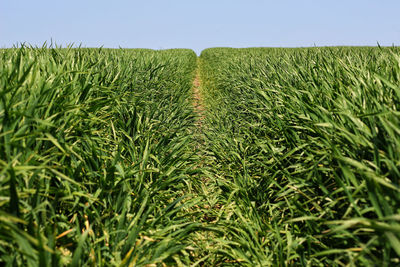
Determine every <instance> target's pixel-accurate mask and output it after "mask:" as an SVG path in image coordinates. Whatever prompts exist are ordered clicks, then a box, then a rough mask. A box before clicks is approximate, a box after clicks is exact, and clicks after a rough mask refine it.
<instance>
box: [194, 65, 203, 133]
mask: <svg viewBox="0 0 400 267" xmlns="http://www.w3.org/2000/svg"><path fill="white" fill-rule="evenodd" d="M200 87H201V79H200V70H199V67H197V70H196V77H195V78H194V80H193V107H194V110H195V112H196V113H197V115H198V118H197V121H196V126H197V127H198V128H201V127H202V126H203V121H204V118H205V114H204V113H205V108H204V103H203V98H202V95H201V90H200Z"/></svg>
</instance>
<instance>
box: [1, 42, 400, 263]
mask: <svg viewBox="0 0 400 267" xmlns="http://www.w3.org/2000/svg"><path fill="white" fill-rule="evenodd" d="M399 55H400V50H399V49H398V48H378V47H377V48H346V47H341V48H308V49H277V48H276V49H273V48H250V49H230V48H212V49H207V50H204V51H203V52H202V54H201V56H200V58H197V56H196V54H195V53H194V52H193V51H191V50H186V49H174V50H164V51H153V50H146V49H133V50H129V49H117V50H114V49H85V48H66V49H61V48H54V49H53V48H52V49H48V48H35V49H33V48H25V47H22V48H15V49H3V50H0V264H3V265H6V266H38V265H39V266H50V265H51V266H66V265H71V266H241V265H243V266H271V265H272V266H286V265H304V266H342V265H350V266H351V265H353V266H359V265H360V266H363V265H364V266H370V265H371V264H375V265H376V266H389V265H397V264H400V192H399V191H400V184H399V183H400V111H399V107H400V106H399V105H400V56H399ZM196 68H197V70H196ZM196 72H198V73H200V80H201V81H202V84H201V86H200V91H201V96H202V99H203V100H202V104H203V106H204V107H201V108H195V107H194V106H193V102H194V101H193V93H192V86H193V79H194V77H195V74H196ZM195 98H198V96H196V97H195ZM196 110H197V111H196ZM199 110H200V112H201V114H198V111H199ZM203 110H204V111H203Z"/></svg>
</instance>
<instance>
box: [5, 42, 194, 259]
mask: <svg viewBox="0 0 400 267" xmlns="http://www.w3.org/2000/svg"><path fill="white" fill-rule="evenodd" d="M196 60H197V57H196V54H195V53H194V52H193V51H191V50H167V51H157V52H155V51H151V50H122V49H121V50H107V49H46V48H43V49H31V48H19V49H10V50H1V51H0V88H1V89H0V90H1V91H0V99H1V102H0V169H1V171H0V262H2V263H5V264H7V265H8V266H38V265H39V266H63V265H71V266H78V265H99V266H103V265H106V266H108V265H121V264H122V265H127V264H132V265H145V264H150V263H155V262H161V261H164V262H166V263H167V264H168V262H176V261H175V260H173V258H172V256H174V257H176V255H178V254H179V255H180V257H181V258H182V259H183V260H184V259H185V258H187V257H189V256H190V255H189V254H188V253H184V252H185V251H186V250H187V249H186V248H187V247H188V246H189V244H190V243H189V242H190V241H189V240H188V238H189V236H190V235H189V234H190V232H192V231H193V230H195V229H196V227H197V225H196V224H195V223H193V220H192V219H191V218H190V217H189V216H190V213H189V212H188V211H187V206H190V205H192V204H191V200H190V198H189V197H188V196H189V189H190V184H191V180H192V178H191V177H192V176H193V172H194V169H195V168H194V167H193V166H194V165H195V164H196V160H195V158H194V156H193V154H194V153H193V149H192V142H191V133H192V132H193V130H192V127H193V120H194V113H193V110H192V106H191V102H190V97H191V95H190V90H191V85H192V79H193V75H194V69H195V67H196ZM188 188H189V189H188ZM182 253H183V254H182Z"/></svg>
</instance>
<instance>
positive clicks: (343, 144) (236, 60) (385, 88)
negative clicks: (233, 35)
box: [200, 47, 400, 266]
mask: <svg viewBox="0 0 400 267" xmlns="http://www.w3.org/2000/svg"><path fill="white" fill-rule="evenodd" d="M399 52H400V51H399V49H398V48H356V47H353V48H348V47H338V48H309V49H272V48H271V49H267V48H254V49H229V48H214V49H207V50H205V51H203V52H202V54H201V57H200V58H201V64H200V66H201V75H202V81H203V86H202V90H203V95H204V97H205V103H206V107H207V111H208V112H207V116H206V120H207V127H208V129H207V131H206V137H207V138H206V147H207V151H208V155H209V156H210V157H211V158H213V161H211V162H210V163H209V164H210V166H212V168H210V170H211V171H212V176H213V177H215V179H214V180H213V181H210V182H209V185H208V186H209V188H211V187H214V189H213V192H214V193H213V195H214V198H217V199H216V200H215V202H216V203H218V205H219V207H221V208H219V209H218V210H216V211H215V212H216V215H217V218H218V219H217V220H216V222H215V224H214V230H215V231H214V233H215V236H214V238H213V241H212V242H213V243H212V248H213V249H214V250H213V253H214V258H213V263H214V264H215V263H217V262H219V263H221V264H228V263H230V264H235V263H240V264H242V265H248V266H255V265H259V266H267V265H279V266H285V265H294V264H296V265H311V266H314V265H321V266H342V265H346V264H350V265H352V266H359V265H365V266H370V265H371V264H372V263H373V264H376V265H377V266H388V265H394V264H399V263H400V194H399V191H400V186H399V182H400V126H399V125H400V116H399V115H400V113H399V109H400V56H399V54H400V53H399ZM210 190H211V189H210ZM216 195H217V196H218V197H216ZM210 242H211V241H210Z"/></svg>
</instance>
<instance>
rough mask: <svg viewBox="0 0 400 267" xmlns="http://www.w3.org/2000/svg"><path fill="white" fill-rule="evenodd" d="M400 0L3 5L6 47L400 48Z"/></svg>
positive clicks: (1, 35)
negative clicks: (48, 44) (52, 43)
mask: <svg viewBox="0 0 400 267" xmlns="http://www.w3.org/2000/svg"><path fill="white" fill-rule="evenodd" d="M399 12H400V1H399V0H379V1H378V0H375V1H372V0H363V1H361V0H347V1H344V0H336V1H322V0H319V1H317V0H302V1H299V0H298V1H294V0H293V1H289V0H286V1H285V0H283V1H278V0H275V1H270V0H264V1H262V0H246V1H245V0H240V1H239V0H230V1H228V0H213V1H211V0H203V1H190V0H186V1H184V0H169V1H166V0H164V1H161V0H142V1H136V0H131V1H124V0H114V1H103V0H97V1H94V0H80V1H77V0H69V1H66V0H64V1H56V0H53V1H48V0H42V1H41V0H36V1H32V0H30V1H27V0H24V1H22V0H2V1H1V3H0V47H10V46H12V45H13V44H16V43H19V42H27V43H30V44H32V45H41V44H43V42H45V41H50V39H53V41H55V42H57V44H60V45H66V44H70V43H75V44H82V45H83V46H86V47H99V46H102V45H103V46H104V47H116V48H117V47H119V46H120V47H124V48H137V47H144V48H153V49H165V48H191V49H194V50H195V51H196V52H200V51H201V50H202V49H204V48H208V47H216V46H230V47H252V46H273V47H301V46H313V45H314V44H315V45H317V46H325V45H376V43H377V42H379V43H380V44H381V45H392V44H395V45H400V19H399Z"/></svg>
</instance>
